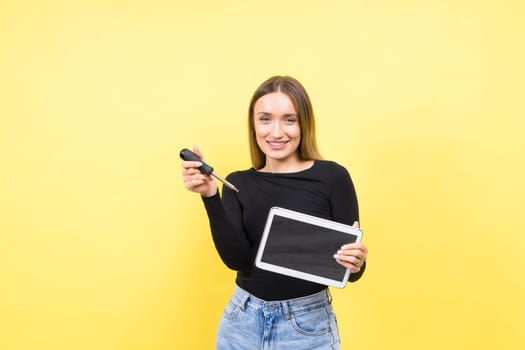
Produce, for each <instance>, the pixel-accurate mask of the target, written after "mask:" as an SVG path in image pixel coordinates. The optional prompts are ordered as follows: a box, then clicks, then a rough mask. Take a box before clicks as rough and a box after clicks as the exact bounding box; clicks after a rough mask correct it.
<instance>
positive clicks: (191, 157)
mask: <svg viewBox="0 0 525 350" xmlns="http://www.w3.org/2000/svg"><path fill="white" fill-rule="evenodd" d="M180 157H181V158H182V159H183V160H188V161H192V162H201V163H202V165H201V166H200V167H199V170H200V171H201V173H203V174H206V175H211V176H213V177H214V178H216V179H217V180H219V181H220V182H222V183H223V184H225V185H226V186H227V187H229V188H231V189H232V190H234V191H235V192H239V190H238V189H237V187H235V186H233V185H232V184H231V183H230V182H229V181H227V180H226V179H224V178H222V177H220V176H219V175H217V174H215V173H214V172H213V168H212V167H211V166H209V165H208V164H206V163H204V162H203V161H202V160H201V159H200V158H199V156H198V155H196V154H195V153H193V152H192V151H190V150H189V149H187V148H184V149H183V150H181V151H180Z"/></svg>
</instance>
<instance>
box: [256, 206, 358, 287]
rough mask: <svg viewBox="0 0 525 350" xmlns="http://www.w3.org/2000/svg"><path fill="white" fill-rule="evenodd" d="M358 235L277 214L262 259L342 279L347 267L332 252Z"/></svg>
mask: <svg viewBox="0 0 525 350" xmlns="http://www.w3.org/2000/svg"><path fill="white" fill-rule="evenodd" d="M356 240H357V236H355V235H352V234H349V233H345V232H340V231H337V230H333V229H330V228H326V227H321V226H317V225H312V224H309V223H305V222H302V221H298V220H293V219H289V218H286V217H282V216H279V215H274V217H273V222H272V226H271V229H270V232H269V233H268V238H267V241H266V245H265V249H264V253H263V255H262V257H261V261H262V262H266V263H269V264H273V265H278V266H282V267H285V268H289V269H292V270H297V271H301V272H304V273H308V274H311V275H316V276H320V277H324V278H329V279H332V280H337V281H341V280H342V279H343V278H344V275H345V273H346V268H345V267H343V266H342V265H339V264H338V263H337V261H335V259H334V257H333V255H334V254H335V253H336V252H337V251H338V250H339V249H340V248H341V246H342V245H344V244H347V243H353V242H355V241H356Z"/></svg>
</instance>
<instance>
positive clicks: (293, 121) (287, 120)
mask: <svg viewBox="0 0 525 350" xmlns="http://www.w3.org/2000/svg"><path fill="white" fill-rule="evenodd" d="M296 121H297V119H295V118H287V119H286V123H288V124H293V123H295V122H296Z"/></svg>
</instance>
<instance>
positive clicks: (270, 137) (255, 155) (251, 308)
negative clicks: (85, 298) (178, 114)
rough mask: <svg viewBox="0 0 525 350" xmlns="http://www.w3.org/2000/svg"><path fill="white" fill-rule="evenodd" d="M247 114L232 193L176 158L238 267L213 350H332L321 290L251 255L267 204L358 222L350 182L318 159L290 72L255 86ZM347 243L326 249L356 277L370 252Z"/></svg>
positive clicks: (332, 329)
mask: <svg viewBox="0 0 525 350" xmlns="http://www.w3.org/2000/svg"><path fill="white" fill-rule="evenodd" d="M248 118H249V136H250V149H251V155H252V165H253V167H252V168H251V169H248V170H244V171H237V172H234V173H232V174H230V175H229V177H228V179H229V180H232V182H233V183H235V184H237V187H238V188H239V192H234V191H231V190H230V189H228V188H223V192H222V198H221V196H220V195H219V192H218V189H217V185H216V183H215V182H214V181H213V179H212V178H211V177H209V176H208V175H205V174H202V173H201V172H200V171H199V170H198V168H199V167H200V166H201V162H196V161H194V162H190V161H184V162H183V163H182V167H183V179H184V183H185V186H186V188H187V189H188V190H190V191H193V192H197V193H200V194H201V196H202V197H203V201H204V205H205V207H206V211H207V214H208V218H209V221H210V226H211V231H212V236H213V241H214V243H215V247H216V249H217V251H218V253H219V255H220V256H221V258H222V260H223V262H224V264H225V265H226V266H228V267H229V268H231V269H234V270H236V271H237V279H236V286H235V290H234V294H233V297H232V298H231V300H230V303H229V304H228V306H227V307H226V310H225V312H224V315H223V318H222V319H221V321H220V324H219V331H218V333H217V349H259V348H262V347H269V348H270V347H271V348H272V349H298V350H300V349H339V348H340V338H339V331H338V327H337V323H336V319H335V314H334V312H333V310H332V305H331V297H330V294H329V292H328V288H327V286H326V285H321V284H318V283H314V282H311V281H307V280H303V279H299V278H294V277H289V276H284V275H281V274H279V273H275V272H270V271H266V270H263V269H260V268H258V267H257V266H256V265H255V261H254V257H255V256H256V251H257V249H258V246H259V242H260V241H261V235H262V232H263V228H264V224H265V221H266V217H267V215H268V211H269V209H270V208H272V207H275V206H279V207H282V208H287V209H291V210H295V211H300V212H303V213H306V214H310V215H313V216H317V217H321V218H325V219H330V220H333V221H337V222H341V223H344V224H348V225H352V224H353V225H354V226H356V227H359V223H358V220H359V215H358V207H357V198H356V194H355V190H354V186H353V183H352V180H351V179H350V176H349V174H348V172H347V171H346V169H345V168H344V167H342V166H341V165H339V164H337V163H335V162H330V161H326V160H321V156H320V154H319V152H318V150H317V144H316V141H315V123H314V114H313V110H312V107H311V103H310V99H309V97H308V95H307V93H306V90H305V89H304V88H303V86H302V85H301V84H300V83H299V82H298V81H297V80H295V79H294V78H291V77H287V76H274V77H271V78H269V79H268V80H266V81H265V82H264V83H262V85H261V86H260V87H259V88H258V89H257V90H256V91H255V93H254V95H253V97H252V99H251V103H250V108H249V114H248ZM194 151H195V153H197V154H198V155H199V156H200V157H201V158H202V153H200V151H199V149H198V148H194ZM315 234H316V235H318V237H321V235H322V234H323V232H322V231H319V232H317V231H316V232H315ZM321 239H326V236H322V237H321ZM347 243H348V244H343V245H342V246H341V247H340V249H339V250H338V251H337V252H335V251H334V253H335V254H334V260H333V264H334V265H335V266H338V265H337V264H340V265H342V266H344V267H345V268H347V269H348V270H350V272H351V273H352V274H351V275H350V279H349V280H350V281H351V282H354V281H357V280H358V279H359V278H360V277H361V275H362V274H363V272H364V270H365V262H366V257H367V253H368V249H367V248H366V246H364V245H363V244H361V243H350V242H347ZM296 244H297V249H300V245H301V244H302V245H306V244H308V243H307V241H306V240H305V238H304V237H303V241H302V242H301V241H298V242H297V243H296ZM336 250H337V249H336ZM261 315H263V316H262V317H263V319H261V318H260V317H261ZM266 334H269V336H262V335H266Z"/></svg>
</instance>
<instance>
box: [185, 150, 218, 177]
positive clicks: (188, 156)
mask: <svg viewBox="0 0 525 350" xmlns="http://www.w3.org/2000/svg"><path fill="white" fill-rule="evenodd" d="M180 157H181V158H182V159H183V160H188V161H192V162H201V163H202V165H201V166H200V167H199V170H200V171H201V172H202V173H204V174H206V175H210V174H211V173H213V168H212V167H211V166H209V165H208V164H206V163H204V162H203V161H202V160H201V159H200V158H199V156H198V155H196V154H195V153H193V152H192V151H190V150H189V149H187V148H184V149H183V150H181V151H180Z"/></svg>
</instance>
